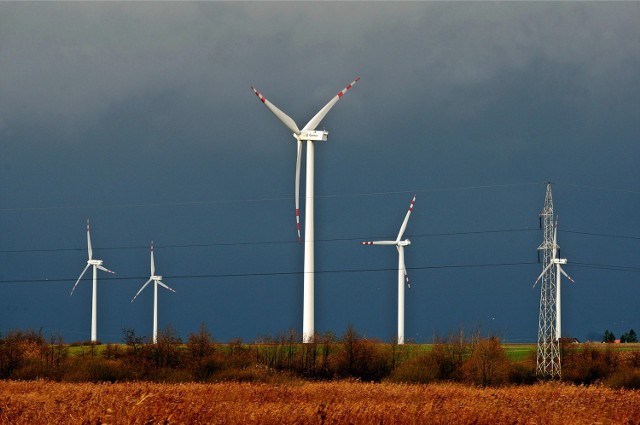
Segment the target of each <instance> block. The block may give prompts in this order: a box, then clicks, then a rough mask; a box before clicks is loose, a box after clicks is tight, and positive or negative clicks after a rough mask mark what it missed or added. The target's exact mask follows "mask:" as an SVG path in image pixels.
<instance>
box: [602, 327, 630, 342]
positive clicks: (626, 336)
mask: <svg viewBox="0 0 640 425" xmlns="http://www.w3.org/2000/svg"><path fill="white" fill-rule="evenodd" d="M615 341H616V336H615V335H614V334H613V332H610V331H609V329H607V330H605V331H604V336H603V337H602V342H615ZM620 342H621V343H623V344H624V343H634V342H638V336H637V335H636V332H635V331H634V330H633V329H631V330H629V332H626V333H623V334H622V336H621V337H620Z"/></svg>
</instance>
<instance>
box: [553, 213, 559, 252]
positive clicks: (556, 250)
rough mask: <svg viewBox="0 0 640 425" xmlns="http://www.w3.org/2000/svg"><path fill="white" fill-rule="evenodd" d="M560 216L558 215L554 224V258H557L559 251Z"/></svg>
mask: <svg viewBox="0 0 640 425" xmlns="http://www.w3.org/2000/svg"><path fill="white" fill-rule="evenodd" d="M557 236H558V218H557V217H556V223H555V225H554V226H553V258H557V252H558V248H559V247H558V242H557V241H558V239H557Z"/></svg>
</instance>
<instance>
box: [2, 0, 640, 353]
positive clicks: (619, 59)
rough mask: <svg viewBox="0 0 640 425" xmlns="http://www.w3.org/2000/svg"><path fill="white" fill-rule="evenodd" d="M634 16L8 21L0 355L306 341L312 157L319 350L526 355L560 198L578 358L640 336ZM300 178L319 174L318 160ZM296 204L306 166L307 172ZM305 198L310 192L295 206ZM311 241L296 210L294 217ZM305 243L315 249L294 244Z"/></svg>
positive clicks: (116, 15)
mask: <svg viewBox="0 0 640 425" xmlns="http://www.w3.org/2000/svg"><path fill="white" fill-rule="evenodd" d="M639 20H640V3H637V2H624V3H609V2H595V3H593V2H560V3H558V2H552V3H549V2H532V3H529V2H515V3H511V2H510V3H503V2H490V3H485V2H473V3H466V2H453V3H448V2H447V3H439V2H426V3H422V2H410V3H400V2H393V3H387V2H372V3H359V2H349V3H344V4H343V3H337V2H336V3H334V2H330V3H325V2H319V3H318V2H300V3H289V2H282V3H271V2H257V3H253V2H240V3H236V2H230V3H226V2H203V3H201V2H198V3H192V2H187V3H184V2H162V3H148V2H139V3H130V2H113V3H111V2H63V3H58V2H54V3H49V2H44V3H43V2H38V3H32V2H9V3H6V2H3V3H0V149H1V155H0V291H1V292H2V296H0V333H1V334H6V333H7V332H9V331H11V330H13V329H28V328H33V329H36V330H37V329H42V332H43V333H44V334H45V335H46V336H50V335H62V336H63V337H64V339H65V341H68V342H72V341H85V340H88V339H89V337H90V317H91V278H90V276H89V274H88V275H86V276H85V277H84V278H83V280H82V281H81V282H80V283H79V285H78V287H77V288H76V290H75V292H74V294H73V296H70V291H71V288H72V287H73V284H74V283H75V281H76V279H77V278H78V276H79V274H80V272H81V271H82V269H83V268H84V266H85V265H86V260H87V248H86V231H85V225H86V220H87V219H90V220H91V238H92V242H93V253H94V258H98V259H102V260H104V264H105V266H106V267H108V268H110V269H112V270H113V271H115V272H116V275H108V274H106V273H99V275H98V339H99V340H101V341H102V342H120V341H121V340H122V329H125V328H126V329H134V330H135V331H136V334H137V335H140V336H150V335H151V329H152V312H153V291H152V290H151V288H148V289H145V291H144V292H143V293H142V294H141V295H140V296H139V297H138V298H137V299H136V301H135V302H134V303H131V302H130V301H131V298H133V296H134V295H135V293H136V292H137V291H138V289H139V288H140V286H141V285H142V284H143V283H144V282H145V281H146V280H147V279H148V277H149V244H150V242H151V241H152V240H153V241H154V244H155V262H156V272H157V273H158V274H161V275H163V276H164V282H165V283H166V284H167V285H169V286H171V287H172V288H174V289H175V290H176V293H170V292H168V291H164V290H161V291H160V294H159V307H158V308H159V326H160V328H166V327H167V326H172V327H173V328H174V329H175V330H176V332H177V333H178V334H179V335H180V336H181V337H182V338H183V339H186V338H187V336H188V335H189V333H191V332H196V331H197V330H198V328H199V327H200V325H201V324H202V323H204V324H205V325H206V326H207V328H208V329H209V331H210V332H211V334H212V335H213V337H214V338H215V339H216V340H217V341H221V342H226V341H230V340H233V339H235V338H240V339H242V340H243V341H247V342H251V341H256V340H259V339H261V338H265V337H275V336H277V335H278V334H280V333H283V332H288V330H289V329H291V328H293V329H295V330H296V331H297V332H298V333H301V331H302V295H303V292H302V290H303V285H302V283H303V274H302V273H303V245H304V244H301V243H298V241H297V233H296V230H295V216H294V200H293V195H294V173H295V156H296V148H295V140H294V139H293V138H292V137H291V134H290V132H289V130H287V129H286V128H285V127H284V126H283V125H282V124H281V123H280V122H279V121H278V120H277V119H276V118H275V117H274V116H273V114H271V113H270V112H269V110H268V109H267V108H265V107H264V105H262V104H261V103H260V101H259V100H258V99H257V98H256V96H255V95H254V93H253V92H252V90H251V86H252V85H253V86H255V87H256V88H257V89H258V90H260V91H261V92H262V93H263V94H264V95H265V96H266V97H267V98H268V99H269V100H270V101H271V102H273V103H274V104H275V105H276V106H278V107H279V108H280V109H282V110H283V111H285V112H286V113H287V114H289V115H290V116H291V117H293V118H294V119H295V120H296V122H297V123H298V126H299V127H302V126H303V125H304V124H305V123H306V122H307V121H308V120H309V119H310V118H311V117H312V116H313V115H314V114H315V113H316V112H317V111H318V110H319V109H320V108H321V107H322V106H324V105H325V104H326V103H327V102H328V101H329V100H330V99H331V98H332V97H333V96H335V94H336V93H337V92H338V91H339V90H341V89H342V88H343V87H345V86H346V85H347V84H348V83H350V82H351V81H353V80H354V79H355V78H356V77H361V79H360V80H359V82H358V83H357V84H356V85H355V86H354V87H353V88H352V89H351V90H349V92H348V93H347V94H346V95H345V96H344V97H342V98H341V100H340V101H339V102H338V103H337V104H336V105H335V106H334V108H333V109H332V110H331V112H330V113H329V114H328V115H327V116H326V118H325V119H324V120H323V121H322V123H321V125H320V127H319V129H324V130H327V131H329V139H328V141H327V142H318V144H317V145H316V146H315V195H316V196H315V205H316V206H315V217H316V218H315V225H316V227H315V235H316V245H315V251H316V263H315V267H316V276H315V282H316V283H315V286H316V287H315V298H316V305H315V310H316V314H315V328H316V332H318V333H324V332H333V333H334V334H336V335H338V336H339V335H341V334H342V333H343V332H344V330H345V329H346V327H347V326H348V325H353V326H354V327H355V329H356V330H357V331H358V332H359V333H360V334H362V335H363V336H365V337H367V338H375V339H379V340H381V341H391V340H392V339H393V338H394V336H395V334H396V317H397V261H398V260H397V252H396V251H395V249H393V248H392V247H386V246H362V245H361V244H360V241H365V240H373V239H382V238H385V239H386V238H394V237H395V235H396V234H397V232H398V230H399V228H400V225H401V223H402V220H403V218H404V215H405V213H406V211H407V208H408V206H409V203H410V201H411V198H412V197H413V195H414V194H415V195H416V197H417V199H416V204H415V208H414V210H413V213H412V215H411V218H410V220H409V223H408V226H407V230H406V233H405V236H406V237H408V238H409V239H410V240H411V241H412V244H411V246H409V247H408V248H407V249H406V250H405V256H406V265H407V268H408V272H409V275H410V278H411V288H410V289H407V290H406V303H405V310H406V319H405V320H406V324H405V335H406V338H407V340H410V341H416V342H420V343H422V342H431V341H432V340H433V339H434V337H436V336H445V335H447V334H448V333H449V332H452V331H456V330H458V329H464V330H465V332H467V333H472V332H476V331H478V330H479V331H480V332H482V333H485V334H496V335H498V336H500V337H501V338H502V339H503V340H505V341H509V342H535V341H536V339H537V330H538V315H539V300H540V287H539V286H536V287H535V288H532V285H533V282H534V280H535V279H536V277H537V276H538V274H539V273H540V271H541V268H542V267H541V264H539V263H538V262H537V247H538V246H539V245H540V243H541V242H542V237H543V236H542V231H541V230H540V228H539V213H540V211H541V209H542V207H543V204H544V196H545V190H546V183H547V182H552V190H553V197H554V198H553V199H554V208H555V212H556V214H557V216H558V218H559V231H558V243H559V245H560V246H561V254H562V256H563V257H565V258H567V259H568V264H567V265H566V266H565V268H564V269H565V270H566V271H567V273H569V275H570V276H571V277H572V278H573V279H574V280H575V282H576V283H575V285H574V284H572V283H569V282H567V281H564V282H563V284H562V291H563V292H562V329H563V335H565V336H573V337H577V338H579V339H580V340H598V339H599V338H600V337H601V336H602V334H603V333H604V331H605V329H608V330H610V331H612V332H613V333H614V334H615V335H616V336H618V337H619V336H620V334H622V333H624V332H627V331H628V330H629V329H632V328H633V329H635V330H636V331H637V330H639V329H640V311H639V310H638V308H637V305H638V303H637V297H638V295H640V288H639V287H638V284H639V283H640V282H639V279H640V264H639V263H638V258H639V255H638V254H639V253H640V216H639V215H638V210H639V207H640V167H638V160H639V159H640V143H638V142H639V139H640V100H639V99H640V73H638V69H640V27H639V26H638V25H637V22H638V21H639ZM303 163H304V161H303ZM302 171H303V174H302V175H303V180H302V181H303V184H302V187H303V188H304V172H305V169H304V166H303V170H302ZM301 196H302V198H303V199H304V190H303V191H302V193H301ZM301 208H302V213H301V214H302V222H303V223H304V212H305V211H304V202H302V203H301ZM303 228H304V224H303Z"/></svg>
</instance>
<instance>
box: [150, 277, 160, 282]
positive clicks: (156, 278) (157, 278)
mask: <svg viewBox="0 0 640 425" xmlns="http://www.w3.org/2000/svg"><path fill="white" fill-rule="evenodd" d="M150 279H151V280H155V281H158V280H162V276H151V277H150Z"/></svg>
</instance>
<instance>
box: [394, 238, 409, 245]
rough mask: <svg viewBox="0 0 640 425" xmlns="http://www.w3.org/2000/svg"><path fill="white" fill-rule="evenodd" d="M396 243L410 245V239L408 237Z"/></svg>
mask: <svg viewBox="0 0 640 425" xmlns="http://www.w3.org/2000/svg"><path fill="white" fill-rule="evenodd" d="M397 245H398V246H408V245H411V241H410V240H409V239H405V240H403V241H398V243H397Z"/></svg>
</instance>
